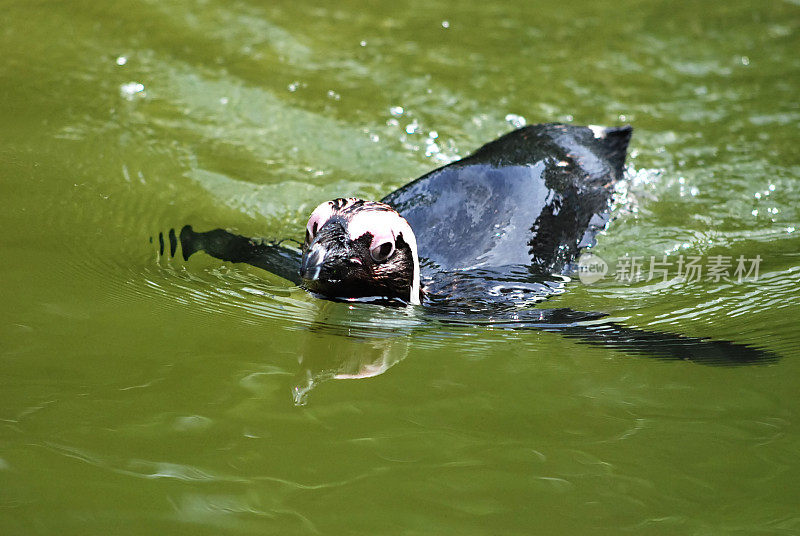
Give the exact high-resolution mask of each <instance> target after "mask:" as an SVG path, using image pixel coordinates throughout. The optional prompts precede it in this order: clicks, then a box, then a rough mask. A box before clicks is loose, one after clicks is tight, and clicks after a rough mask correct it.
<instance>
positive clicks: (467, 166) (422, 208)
mask: <svg viewBox="0 0 800 536" xmlns="http://www.w3.org/2000/svg"><path fill="white" fill-rule="evenodd" d="M631 132H632V129H631V128H630V127H617V128H603V127H578V126H571V125H562V124H545V125H531V126H527V127H524V128H521V129H518V130H516V131H514V132H511V133H510V134H507V135H505V136H503V137H502V138H500V139H498V140H496V141H494V142H492V143H489V144H487V145H484V146H483V147H481V148H480V149H478V150H477V151H476V152H475V153H474V154H472V155H471V156H469V157H467V158H464V159H462V160H459V161H457V162H454V163H452V164H450V165H448V166H444V167H442V168H439V169H437V170H435V171H433V172H431V173H429V174H427V175H425V176H423V177H421V178H419V179H417V180H416V181H414V182H412V183H410V184H408V185H406V186H404V187H402V188H400V189H399V190H397V191H395V192H393V193H391V194H389V195H388V196H386V197H385V198H384V199H383V200H382V202H380V203H378V202H367V201H363V200H359V199H353V198H349V199H335V200H333V201H328V202H325V203H322V204H321V205H319V206H318V207H317V208H316V209H315V210H314V212H313V213H312V214H311V217H310V218H309V220H308V225H307V227H306V239H305V242H304V244H303V257H302V263H301V268H300V274H301V276H302V278H303V282H304V285H305V286H306V287H307V288H309V289H310V290H313V291H315V292H318V293H320V294H323V295H325V296H328V297H332V298H361V297H367V296H374V297H384V298H388V299H399V300H402V301H405V302H407V303H411V304H419V303H421V302H422V301H423V297H424V293H425V290H424V289H425V288H430V289H431V290H439V291H445V290H446V294H447V295H448V296H450V297H451V298H462V297H463V296H462V295H460V293H459V292H458V291H456V292H453V290H454V288H453V287H452V282H453V281H454V278H453V276H454V275H456V274H457V275H458V276H460V277H461V279H463V277H464V275H465V274H472V275H473V276H475V275H477V274H478V273H479V272H481V273H486V272H487V271H494V272H495V273H496V274H502V273H504V272H506V273H513V272H514V271H515V270H514V269H513V268H514V267H516V271H517V272H520V271H523V272H525V271H527V272H528V275H537V274H538V275H540V276H547V275H549V274H558V273H564V272H565V271H567V270H568V268H569V266H570V263H572V261H574V260H575V258H576V256H577V255H578V254H579V252H580V250H581V249H582V248H584V247H586V246H588V245H591V243H592V240H593V237H594V235H595V234H596V233H597V231H599V230H600V229H602V228H603V227H604V226H605V225H606V223H607V222H608V214H609V209H610V207H611V198H612V194H613V188H614V185H615V183H616V182H617V181H619V180H620V179H621V178H622V174H623V165H624V162H625V154H626V150H627V146H628V142H629V140H630V137H631ZM420 259H423V260H424V262H425V264H424V266H423V267H424V268H425V271H426V273H425V274H422V273H421V272H420ZM423 276H424V277H425V278H426V279H427V281H426V285H424V286H423V283H422V277H423ZM473 286H474V285H473ZM460 287H461V288H462V289H463V288H464V287H465V285H460ZM456 290H458V289H456ZM533 293H534V294H536V293H539V294H543V295H547V294H548V292H546V289H544V288H536V289H535V290H534V292H533ZM512 299H515V300H517V301H519V296H516V295H515V296H514V297H513V298H512ZM495 301H496V300H495Z"/></svg>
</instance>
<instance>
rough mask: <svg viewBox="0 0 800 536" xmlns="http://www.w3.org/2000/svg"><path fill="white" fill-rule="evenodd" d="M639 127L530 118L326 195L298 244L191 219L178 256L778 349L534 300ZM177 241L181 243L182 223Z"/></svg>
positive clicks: (448, 317)
mask: <svg viewBox="0 0 800 536" xmlns="http://www.w3.org/2000/svg"><path fill="white" fill-rule="evenodd" d="M631 134H632V129H631V127H629V126H623V127H612V128H604V127H596V126H588V127H581V126H573V125H564V124H555V123H551V124H539V125H530V126H526V127H523V128H521V129H518V130H515V131H513V132H510V133H509V134H506V135H505V136H502V137H501V138H499V139H497V140H495V141H493V142H490V143H488V144H486V145H484V146H482V147H481V148H479V149H478V150H477V151H475V152H474V153H472V154H471V155H470V156H467V157H465V158H463V159H461V160H458V161H456V162H453V163H451V164H448V165H446V166H443V167H441V168H438V169H436V170H434V171H431V172H430V173H428V174H426V175H424V176H422V177H420V178H419V179H417V180H415V181H413V182H411V183H409V184H407V185H405V186H403V187H401V188H400V189H398V190H396V191H394V192H392V193H390V194H389V195H387V196H386V197H384V198H383V199H382V200H381V201H367V200H362V199H356V198H339V199H334V200H331V201H326V202H323V203H322V204H320V205H319V206H317V207H316V208H315V209H314V211H313V212H312V213H311V215H310V217H309V219H308V223H307V225H306V230H305V239H304V241H303V244H302V249H301V251H300V252H298V251H297V250H294V249H290V248H286V247H283V246H282V245H281V244H280V243H265V242H263V241H259V240H254V239H250V238H246V237H242V236H239V235H235V234H232V233H229V232H227V231H225V230H222V229H215V230H213V231H208V232H204V233H198V232H195V231H194V230H193V229H192V228H191V227H190V226H188V225H187V226H185V227H184V228H183V229H182V230H181V232H180V237H179V238H180V243H181V248H182V252H183V257H184V259H186V260H188V258H189V257H190V256H191V255H192V254H193V253H195V252H197V251H200V250H203V251H205V252H207V253H208V254H210V255H212V256H214V257H217V258H219V259H222V260H226V261H230V262H247V263H249V264H252V265H254V266H257V267H260V268H264V269H266V270H268V271H270V272H273V273H275V274H277V275H279V276H281V277H284V278H286V279H288V280H290V281H293V282H294V283H296V284H300V285H302V286H304V287H305V288H306V289H308V290H309V291H311V292H313V293H314V294H316V295H319V296H321V297H325V298H329V299H334V300H368V301H379V302H381V303H395V304H397V303H399V304H411V305H420V304H422V305H425V306H426V307H425V309H426V311H427V312H428V314H430V315H431V316H432V317H433V318H436V319H438V320H442V321H445V322H457V323H478V324H481V323H491V324H495V325H502V326H506V327H512V328H519V327H539V328H541V329H558V330H559V331H561V332H563V333H564V334H566V335H567V336H571V337H576V338H578V339H579V340H581V341H583V342H588V343H590V344H607V345H612V346H615V347H618V348H622V349H626V350H630V351H633V352H634V353H643V354H648V355H653V356H656V357H661V358H669V359H693V360H697V361H701V362H708V363H725V364H737V363H763V362H770V361H773V360H774V359H775V358H776V356H775V355H774V354H771V353H769V352H767V351H765V350H761V349H757V348H751V347H749V346H745V345H739V344H735V343H730V342H728V341H710V340H708V339H701V338H693V337H684V336H681V335H676V334H670V333H660V332H647V331H642V330H638V329H635V328H629V327H626V326H620V325H618V324H615V323H606V324H601V325H594V326H587V325H582V324H580V322H582V321H586V320H595V319H598V318H601V317H603V316H605V315H604V314H603V313H594V312H579V311H573V310H568V309H540V308H532V307H528V305H531V304H534V303H536V302H539V301H542V300H544V299H546V298H547V297H549V296H552V295H553V294H557V293H560V292H563V290H564V286H565V283H566V281H567V280H568V279H567V278H566V277H565V275H568V274H570V273H571V272H572V271H573V270H574V268H575V261H576V259H577V257H578V255H579V254H580V252H581V250H583V249H584V248H586V247H589V246H591V245H593V244H594V241H595V235H596V234H597V233H598V232H599V231H600V230H602V229H604V228H605V227H606V225H607V224H608V222H609V214H610V208H611V203H612V195H613V192H614V186H615V184H616V183H617V182H618V181H620V180H622V179H623V167H624V163H625V157H626V152H627V146H628V143H629V141H630V139H631ZM159 239H160V242H161V249H162V253H163V249H164V240H163V237H162V236H159ZM169 242H170V251H171V254H172V255H174V254H175V251H176V247H177V242H178V237H176V235H175V233H174V231H171V232H170V235H169Z"/></svg>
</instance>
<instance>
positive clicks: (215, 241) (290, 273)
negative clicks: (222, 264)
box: [159, 225, 301, 285]
mask: <svg viewBox="0 0 800 536" xmlns="http://www.w3.org/2000/svg"><path fill="white" fill-rule="evenodd" d="M169 236H170V243H172V241H173V239H174V237H175V231H174V230H173V229H170V232H169ZM179 238H180V244H181V252H182V253H183V260H185V261H186V260H189V257H191V256H192V255H194V254H195V253H197V252H198V251H204V252H206V253H207V254H209V255H211V256H212V257H215V258H217V259H220V260H223V261H227V262H244V263H247V264H250V265H252V266H255V267H256V268H261V269H262V270H266V271H268V272H271V273H273V274H275V275H277V276H279V277H282V278H284V279H287V280H289V281H291V282H292V283H294V284H295V285H299V284H300V282H301V279H300V273H299V267H300V257H301V255H300V252H299V251H296V250H293V249H289V248H287V247H283V246H281V245H280V243H279V242H264V241H262V240H259V239H255V238H247V237H245V236H241V235H237V234H234V233H231V232H228V231H226V230H224V229H214V230H212V231H206V232H203V233H198V232H195V231H194V230H193V229H192V226H191V225H184V227H183V229H181V232H180V237H179ZM159 240H160V241H162V243H163V238H162V237H161V235H160V234H159ZM175 251H176V250H175V248H174V247H172V246H171V247H170V252H171V253H172V255H173V256H174V255H175ZM162 253H163V247H162Z"/></svg>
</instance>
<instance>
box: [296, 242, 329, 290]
mask: <svg viewBox="0 0 800 536" xmlns="http://www.w3.org/2000/svg"><path fill="white" fill-rule="evenodd" d="M327 255H328V250H327V249H326V248H325V246H323V245H322V244H320V243H319V242H317V243H315V244H312V245H311V247H309V248H308V250H307V251H306V252H305V253H304V254H303V260H302V261H301V262H300V277H302V278H303V279H305V280H308V281H316V280H317V279H319V274H320V272H321V271H322V266H323V265H324V264H325V257H326V256H327Z"/></svg>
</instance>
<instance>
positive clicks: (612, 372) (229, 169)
mask: <svg viewBox="0 0 800 536" xmlns="http://www.w3.org/2000/svg"><path fill="white" fill-rule="evenodd" d="M0 7H2V21H3V23H2V25H0V199H2V208H3V210H2V211H0V229H1V230H2V235H1V236H0V248H2V249H0V251H2V254H1V255H0V291H1V292H2V294H1V296H2V307H0V382H2V386H0V533H2V534H9V535H16V534H21V535H24V534H59V535H61V534H76V535H78V534H80V535H85V534H193V535H194V534H281V535H283V534H370V535H371V534H409V535H410V534H459V535H464V534H481V535H482V534H620V533H629V534H674V535H685V534H709V535H718V534H798V533H800V506H798V505H800V470H799V469H800V462H798V458H799V457H800V424H799V423H798V421H800V398H798V396H797V393H798V387H800V382H799V381H798V379H797V378H798V375H799V374H800V330H799V329H798V323H799V322H800V307H799V306H800V287H799V285H798V283H800V215H798V206H800V156H798V155H799V154H800V153H798V149H797V148H798V144H800V130H799V127H798V125H799V124H800V105H798V102H800V99H798V87H799V86H800V54H798V50H800V5H798V3H797V2H796V1H794V0H793V1H778V0H764V1H761V2H747V1H740V0H734V1H729V2H714V3H712V2H659V1H652V2H633V1H630V0H622V1H618V2H596V1H589V0H581V1H575V2H524V1H515V2H504V3H488V2H480V1H475V0H464V1H461V2H458V3H447V2H433V1H427V2H418V1H409V2H405V1H399V2H383V3H380V4H377V3H366V2H353V1H343V2H336V3H328V2H318V3H305V2H285V1H278V2H255V1H253V2H242V1H239V2H223V1H221V0H207V1H199V2H162V1H155V0H153V1H141V2H113V3H112V2H96V1H71V2H56V1H51V2H47V1H36V2H33V1H29V2H22V1H19V2H14V1H6V2H2V3H0ZM400 108H402V110H400ZM517 116H521V117H524V120H525V121H527V122H528V123H535V122H545V121H563V122H572V123H575V124H588V123H592V124H612V125H613V124H623V123H630V124H632V125H633V126H634V128H635V134H634V139H633V143H632V146H631V158H630V160H629V169H628V177H629V179H630V181H629V187H628V189H627V191H622V192H620V202H619V204H618V206H617V208H616V219H615V221H614V222H613V223H612V225H611V226H610V227H609V229H608V230H607V231H606V232H605V233H604V234H603V235H602V236H601V237H600V240H599V244H598V246H597V248H596V249H595V251H596V253H598V254H599V255H601V256H603V257H604V258H607V259H616V258H618V257H621V256H624V255H628V256H643V257H649V256H652V255H657V256H659V258H660V256H661V255H664V254H666V253H667V252H669V255H671V257H670V258H671V259H674V258H675V256H676V255H678V254H686V255H696V256H703V257H704V258H705V257H707V256H710V255H724V256H731V257H733V258H736V257H738V256H739V255H744V256H746V257H748V258H752V257H754V256H755V255H759V256H760V257H761V259H762V262H761V264H760V274H759V278H758V280H757V281H749V282H748V281H745V282H742V283H735V282H724V281H723V282H718V283H715V282H712V281H705V280H702V281H695V282H688V283H686V282H685V283H680V282H677V281H673V282H669V283H663V284H655V283H654V282H652V281H651V282H640V283H633V284H629V283H625V282H622V281H616V280H615V279H614V278H612V277H607V278H606V279H605V280H603V281H601V282H599V283H597V284H595V285H591V286H587V285H581V284H580V283H579V282H577V281H573V282H571V283H569V284H568V285H567V291H566V292H565V293H564V294H562V295H560V296H556V297H555V298H553V299H551V300H549V302H548V306H553V307H571V308H574V309H578V310H584V311H586V310H597V311H606V312H608V313H610V315H611V317H613V318H615V319H617V320H619V321H621V322H622V323H624V324H626V325H629V326H639V327H642V328H646V329H653V330H657V329H661V330H669V331H673V332H678V333H684V334H688V335H694V336H708V337H715V338H719V339H727V340H732V341H736V342H738V343H742V344H751V345H756V346H761V347H763V348H766V349H768V350H770V351H772V352H775V353H777V354H779V355H780V356H781V357H782V359H781V360H780V361H778V362H777V363H775V364H772V365H768V366H752V367H709V366H702V365H697V364H693V363H688V362H665V361H658V360H650V359H646V358H641V357H633V356H630V355H626V354H625V353H624V352H621V351H618V350H614V349H611V348H605V347H602V346H599V347H598V346H587V345H585V344H581V343H580V342H579V341H576V340H574V339H568V338H566V337H563V336H560V335H559V334H558V333H549V332H541V331H534V330H516V331H511V330H492V329H488V328H485V327H480V326H475V327H470V326H459V327H452V326H450V327H448V326H444V325H441V324H438V323H435V322H432V321H430V320H426V319H425V318H424V317H423V316H422V315H420V314H418V313H415V312H413V311H404V310H394V309H385V308H380V307H378V306H369V305H357V306H353V307H350V306H348V305H346V304H340V303H330V302H325V301H321V300H317V299H314V298H313V297H310V296H309V295H307V294H306V293H305V292H304V291H302V290H300V289H297V288H295V287H294V286H292V285H291V284H290V283H288V282H286V281H283V280H281V279H279V278H277V277H275V276H271V275H269V274H267V273H265V272H262V271H259V270H258V269H256V268H252V267H249V266H245V265H230V264H225V263H222V262H220V261H217V260H215V259H212V258H209V257H207V256H203V255H196V256H194V257H192V258H191V259H190V260H189V261H188V262H184V261H182V260H180V259H177V260H176V259H170V258H167V257H161V256H159V255H158V254H157V248H156V246H155V245H154V244H151V243H150V241H149V239H150V237H151V236H157V233H158V232H159V231H166V230H168V229H169V228H171V227H180V226H182V225H183V224H186V223H191V224H192V225H194V227H195V229H198V230H206V229H211V228H215V227H224V228H227V229H230V230H233V231H235V232H238V233H240V234H244V235H247V236H263V237H268V238H281V237H296V238H300V237H301V236H302V232H303V226H304V224H305V218H306V217H307V215H308V213H309V212H310V211H311V209H312V208H313V207H314V206H315V205H316V204H317V203H318V202H320V201H323V200H327V199H329V198H331V197H334V196H342V195H359V196H365V197H369V198H380V197H382V196H383V195H384V194H386V193H388V192H389V191H391V190H392V189H393V188H396V187H398V186H400V185H402V184H404V183H405V182H407V181H408V180H410V179H412V178H414V177H416V176H418V175H420V174H422V173H424V172H426V171H428V170H430V169H433V168H434V167H437V166H439V165H441V164H442V163H444V162H448V161H451V160H453V159H455V158H457V157H459V156H463V155H465V154H468V153H469V152H470V151H471V150H473V149H475V148H476V147H478V146H480V145H481V144H482V143H485V142H487V141H490V140H491V139H493V138H494V137H496V136H497V135H499V134H501V133H504V132H507V131H509V130H510V129H511V128H513V127H512V123H516V124H520V123H521V121H522V119H521V118H520V117H517ZM365 371H367V372H369V373H372V374H374V377H371V378H367V379H343V378H342V376H347V375H354V374H357V373H359V372H361V373H364V372H365ZM382 371H384V372H383V374H380V372H382ZM336 376H339V378H337V377H336Z"/></svg>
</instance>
